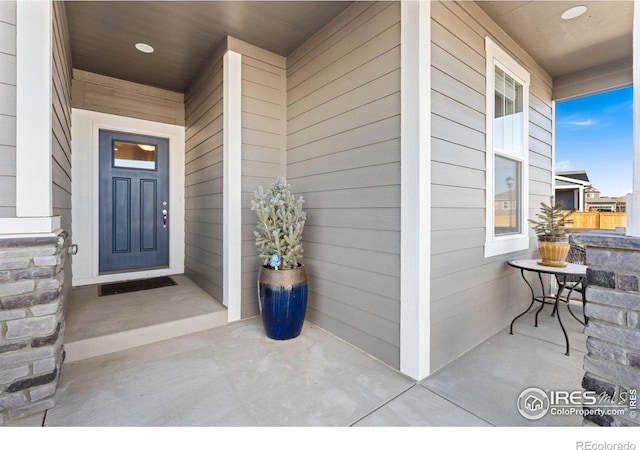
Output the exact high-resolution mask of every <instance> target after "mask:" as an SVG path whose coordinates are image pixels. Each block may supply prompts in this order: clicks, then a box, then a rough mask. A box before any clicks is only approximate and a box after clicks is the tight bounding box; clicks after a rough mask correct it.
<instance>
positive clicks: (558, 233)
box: [529, 202, 573, 237]
mask: <svg viewBox="0 0 640 450" xmlns="http://www.w3.org/2000/svg"><path fill="white" fill-rule="evenodd" d="M540 205H541V206H540V212H539V213H538V214H536V217H537V218H538V219H540V220H533V219H529V222H531V223H532V224H534V225H535V226H534V227H533V231H535V232H536V234H537V235H538V236H549V237H564V236H566V235H567V233H566V231H565V226H566V225H567V224H569V223H572V222H573V221H572V220H571V219H570V218H569V216H570V215H571V214H573V211H568V212H567V211H562V207H563V204H562V202H560V203H556V204H555V205H553V206H549V205H547V204H546V203H540Z"/></svg>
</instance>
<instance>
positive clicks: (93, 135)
mask: <svg viewBox="0 0 640 450" xmlns="http://www.w3.org/2000/svg"><path fill="white" fill-rule="evenodd" d="M71 122H72V127H71V131H72V140H71V142H72V153H71V160H72V165H71V174H72V177H71V180H72V181H71V190H72V197H71V215H72V225H71V226H72V230H73V234H72V236H73V243H74V244H77V245H78V253H77V254H76V255H75V256H74V257H73V266H72V272H73V277H72V285H73V286H84V285H88V284H96V283H106V282H113V281H124V280H135V279H140V278H148V277H155V276H163V275H175V274H180V273H184V253H185V246H184V238H185V227H184V219H185V214H184V213H185V211H184V208H185V202H184V192H185V187H184V176H185V167H184V161H185V155H184V140H185V133H184V127H182V126H179V125H170V124H164V123H159V122H151V121H148V120H142V119H134V118H131V117H122V116H116V115H113V114H106V113H100V112H95V111H87V110H83V109H76V108H73V110H72V114H71ZM101 129H106V130H111V131H119V132H124V133H133V134H141V135H148V136H157V137H161V138H166V139H168V140H169V205H171V211H170V214H169V267H168V268H162V269H153V270H134V271H129V272H120V273H111V274H104V275H100V274H99V260H98V257H99V253H98V252H99V242H98V226H99V207H98V206H99V193H98V181H99V176H98V175H99V144H100V142H99V131H100V130H101Z"/></svg>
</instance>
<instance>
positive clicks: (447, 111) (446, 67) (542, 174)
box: [431, 2, 552, 370]
mask: <svg viewBox="0 0 640 450" xmlns="http://www.w3.org/2000/svg"><path fill="white" fill-rule="evenodd" d="M431 23H432V43H431V57H432V60H431V63H432V67H431V83H432V95H431V99H432V122H431V124H432V140H431V145H432V149H431V150H432V183H433V184H432V210H431V221H432V231H431V241H432V250H431V253H432V254H431V349H432V350H431V368H432V370H436V369H438V368H440V367H442V366H443V365H445V364H446V363H448V362H450V361H451V360H453V359H455V358H456V357H458V356H459V355H461V354H462V353H464V352H466V351H467V350H469V349H471V348H472V347H474V346H475V345H477V344H479V343H480V342H482V341H483V340H485V339H486V338H488V337H490V336H491V335H493V334H495V333H497V332H499V331H500V330H502V329H503V328H504V327H505V326H506V325H507V324H508V323H509V321H510V320H511V319H512V318H513V316H515V314H516V311H518V309H519V308H521V307H522V305H523V303H522V301H523V300H526V298H527V292H526V290H525V289H526V286H525V285H524V283H522V280H521V279H520V278H519V274H517V273H516V272H515V271H514V270H513V269H510V268H508V267H505V266H506V264H505V261H506V260H507V259H511V258H514V257H533V255H534V253H533V252H532V251H531V250H529V251H524V252H520V253H517V254H509V255H501V256H496V257H492V258H485V257H484V241H485V202H486V200H485V169H486V168H485V166H486V160H485V157H486V153H485V50H484V45H485V44H484V39H485V36H487V35H489V36H491V37H492V38H493V39H494V40H496V41H497V42H498V43H499V44H500V45H501V46H502V47H503V48H504V49H505V50H507V51H508V52H511V53H512V56H514V57H515V58H516V59H517V60H519V62H520V63H521V64H523V65H524V66H525V67H526V68H527V69H528V70H529V71H530V73H531V88H530V97H531V98H530V109H529V120H530V124H529V128H530V133H529V134H530V138H529V150H530V151H529V185H530V197H529V203H530V214H533V212H534V211H535V210H536V209H537V207H538V206H537V205H538V204H539V202H540V201H542V200H545V199H546V200H548V197H549V195H550V194H551V144H552V128H551V127H552V106H551V87H550V78H549V77H548V75H547V74H546V73H544V72H543V71H542V70H541V69H540V68H539V67H538V66H537V65H536V64H535V63H533V61H532V60H531V58H530V57H528V55H526V54H524V52H523V51H522V50H521V49H519V48H518V47H517V46H516V45H515V44H514V43H513V42H512V41H511V40H510V39H508V38H507V37H506V36H505V35H504V33H502V31H501V30H499V29H498V27H497V26H496V25H495V24H493V22H491V20H490V19H489V18H488V17H487V16H486V15H485V14H484V12H482V11H481V10H480V8H478V7H477V6H476V5H474V4H472V3H471V2H461V3H456V2H443V3H435V2H434V3H432V22H431ZM534 242H535V238H534V237H532V239H531V246H530V248H531V249H533V248H535V243H534Z"/></svg>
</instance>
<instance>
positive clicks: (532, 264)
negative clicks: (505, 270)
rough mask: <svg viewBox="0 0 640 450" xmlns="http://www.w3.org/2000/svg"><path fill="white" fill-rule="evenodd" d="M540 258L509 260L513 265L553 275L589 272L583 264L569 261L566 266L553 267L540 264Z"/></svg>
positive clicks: (581, 275) (582, 275) (584, 274)
mask: <svg viewBox="0 0 640 450" xmlns="http://www.w3.org/2000/svg"><path fill="white" fill-rule="evenodd" d="M540 261H541V260H540V259H514V260H511V261H509V262H508V264H509V265H510V266H511V267H516V268H518V269H522V270H529V271H532V272H540V273H550V274H552V275H576V276H579V277H584V276H586V274H587V266H585V265H582V264H572V263H567V266H566V267H551V266H543V265H542V264H539V262H540Z"/></svg>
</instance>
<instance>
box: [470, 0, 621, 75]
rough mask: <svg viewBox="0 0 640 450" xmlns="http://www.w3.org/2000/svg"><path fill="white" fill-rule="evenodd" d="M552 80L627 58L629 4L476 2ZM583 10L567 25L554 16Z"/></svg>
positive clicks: (566, 22) (609, 2)
mask: <svg viewBox="0 0 640 450" xmlns="http://www.w3.org/2000/svg"><path fill="white" fill-rule="evenodd" d="M477 4H478V5H479V6H480V8H482V9H483V10H484V11H485V12H486V13H487V14H488V15H489V17H491V18H492V19H493V20H494V21H495V22H496V23H497V24H498V25H500V27H502V29H503V30H505V31H506V32H507V33H508V34H509V35H510V36H511V37H512V38H513V39H514V40H515V41H516V42H517V43H518V44H519V45H520V46H521V47H522V48H523V49H525V50H526V51H527V53H529V54H530V55H531V56H532V57H533V58H534V59H535V60H536V61H538V63H539V64H540V65H541V66H542V67H543V68H544V69H545V70H546V71H547V73H549V75H551V76H552V77H553V78H556V77H561V76H567V75H571V74H573V73H576V72H581V71H584V70H589V69H592V68H594V67H598V66H603V65H607V64H611V63H614V62H617V61H620V60H623V59H629V60H630V59H631V57H632V44H633V1H630V0H626V1H591V0H587V1H584V0H580V1H574V0H568V1H540V0H536V1H478V2H477ZM578 5H586V6H587V8H588V9H587V12H586V13H585V14H583V15H582V16H580V17H577V18H575V19H571V20H562V19H561V18H560V15H561V14H562V13H563V12H564V11H566V10H567V9H569V8H571V7H573V6H578Z"/></svg>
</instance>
